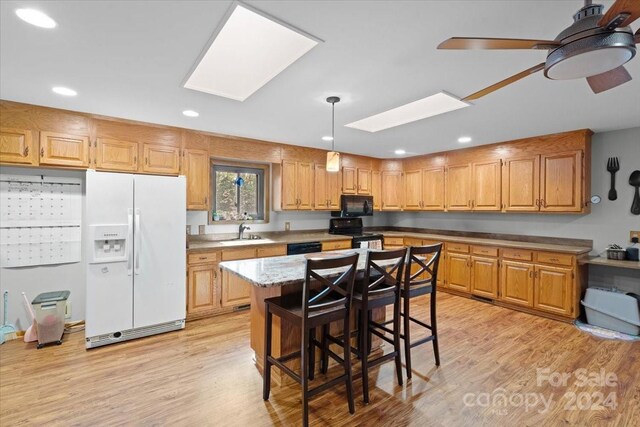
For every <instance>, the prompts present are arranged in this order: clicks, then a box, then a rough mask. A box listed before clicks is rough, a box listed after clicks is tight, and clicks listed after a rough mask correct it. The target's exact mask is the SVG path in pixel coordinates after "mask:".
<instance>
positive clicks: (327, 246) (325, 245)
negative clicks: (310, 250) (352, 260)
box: [322, 240, 351, 252]
mask: <svg viewBox="0 0 640 427" xmlns="http://www.w3.org/2000/svg"><path fill="white" fill-rule="evenodd" d="M340 249H351V240H335V241H333V242H322V251H323V252H324V251H337V250H340Z"/></svg>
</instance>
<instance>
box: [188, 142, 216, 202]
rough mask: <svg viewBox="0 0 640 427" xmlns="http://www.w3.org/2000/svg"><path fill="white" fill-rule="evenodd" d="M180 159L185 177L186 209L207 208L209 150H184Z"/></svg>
mask: <svg viewBox="0 0 640 427" xmlns="http://www.w3.org/2000/svg"><path fill="white" fill-rule="evenodd" d="M182 161H183V173H184V174H185V176H186V177H187V209H193V210H209V191H210V188H209V174H210V167H209V152H208V151H207V150H191V149H189V150H184V157H183V159H182Z"/></svg>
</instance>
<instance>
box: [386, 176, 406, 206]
mask: <svg viewBox="0 0 640 427" xmlns="http://www.w3.org/2000/svg"><path fill="white" fill-rule="evenodd" d="M381 187H382V188H381V193H382V204H381V209H382V210H383V211H399V210H401V209H402V172H400V171H382V174H381Z"/></svg>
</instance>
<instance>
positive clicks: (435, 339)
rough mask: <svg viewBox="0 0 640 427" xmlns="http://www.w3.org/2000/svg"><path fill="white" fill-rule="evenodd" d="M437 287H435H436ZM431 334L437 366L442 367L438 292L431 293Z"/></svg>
mask: <svg viewBox="0 0 640 427" xmlns="http://www.w3.org/2000/svg"><path fill="white" fill-rule="evenodd" d="M434 286H435V285H434ZM430 299H431V301H430V305H431V314H430V316H431V334H432V335H433V354H434V356H435V358H436V366H440V351H439V349H438V326H437V322H436V291H435V289H434V290H433V292H432V293H431V298H430Z"/></svg>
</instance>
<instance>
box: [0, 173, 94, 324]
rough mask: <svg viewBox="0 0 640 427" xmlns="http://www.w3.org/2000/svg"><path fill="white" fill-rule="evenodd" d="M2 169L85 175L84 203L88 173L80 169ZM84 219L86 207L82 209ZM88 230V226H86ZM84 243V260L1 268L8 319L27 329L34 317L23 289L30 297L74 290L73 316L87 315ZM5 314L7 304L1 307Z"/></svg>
mask: <svg viewBox="0 0 640 427" xmlns="http://www.w3.org/2000/svg"><path fill="white" fill-rule="evenodd" d="M0 172H1V173H5V174H12V175H34V174H35V175H37V174H42V175H48V176H65V177H74V178H82V203H83V206H84V196H85V181H84V176H85V173H84V171H83V172H79V171H64V170H56V169H34V168H14V167H4V166H3V167H0ZM82 216H83V219H84V209H83V213H82ZM83 232H84V229H83ZM84 246H85V245H84V244H83V245H82V260H83V261H82V262H75V263H70V264H57V265H43V266H36V267H20V268H2V269H0V296H2V295H3V294H4V291H5V290H8V291H9V310H8V319H9V322H10V323H13V324H14V325H15V326H16V327H17V328H18V329H19V330H25V329H27V328H28V327H29V325H30V324H31V320H30V317H29V314H28V312H27V311H26V310H27V309H26V307H25V305H24V303H23V299H22V294H21V293H22V292H25V293H26V294H27V297H29V301H31V300H33V298H35V297H36V295H38V294H39V293H42V292H49V291H58V290H68V291H71V295H70V296H69V301H71V309H72V310H71V311H72V319H71V320H82V319H84V313H85V279H86V275H85V268H84V257H85V254H84ZM0 311H1V312H2V315H3V316H4V308H2V309H0Z"/></svg>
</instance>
